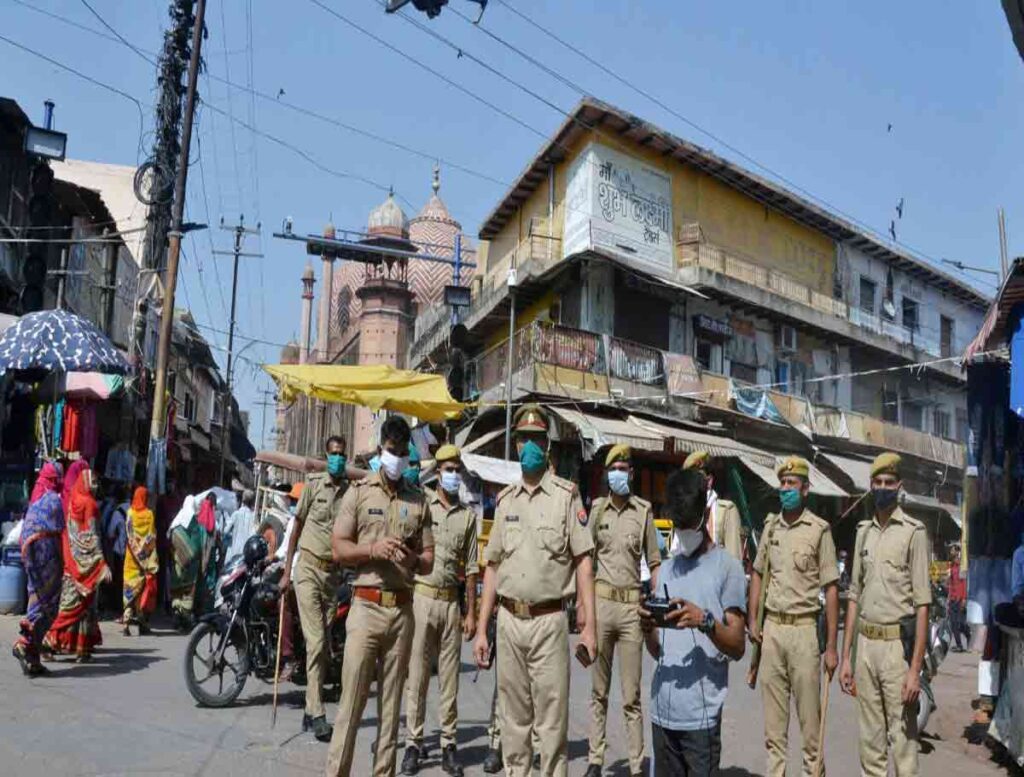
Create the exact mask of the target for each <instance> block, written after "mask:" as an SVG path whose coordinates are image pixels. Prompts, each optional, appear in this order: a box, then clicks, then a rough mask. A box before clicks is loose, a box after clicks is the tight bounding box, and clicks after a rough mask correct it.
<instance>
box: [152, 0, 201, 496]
mask: <svg viewBox="0 0 1024 777" xmlns="http://www.w3.org/2000/svg"><path fill="white" fill-rule="evenodd" d="M205 17H206V0H198V3H197V7H196V18H195V24H194V27H193V29H192V55H191V57H190V59H189V64H188V89H187V91H186V92H185V116H184V120H183V124H182V128H181V151H180V156H179V160H178V170H177V176H176V177H175V181H174V204H173V207H172V209H171V228H170V230H169V231H168V232H167V271H166V273H165V277H164V299H163V309H162V310H161V312H160V340H159V342H158V344H157V350H156V375H155V377H154V380H153V417H152V419H151V421H150V425H149V448H150V450H149V462H148V466H149V467H150V468H152V467H154V466H161V467H163V466H166V457H164V460H163V461H161V462H157V461H155V457H154V455H153V450H154V444H157V445H164V446H166V444H167V437H166V429H165V428H164V423H165V421H166V419H165V418H164V415H165V414H166V412H167V397H166V396H165V394H166V391H167V358H168V355H169V354H170V349H171V334H172V332H173V330H174V291H175V289H176V288H177V285H178V260H179V259H180V257H181V220H182V216H183V215H184V212H185V183H186V180H187V178H188V152H189V148H190V147H191V145H192V119H193V118H194V117H195V111H196V83H197V81H198V80H199V63H200V56H199V51H200V47H201V46H202V43H203V28H204V19H205ZM154 476H155V473H153V472H150V473H149V481H150V482H158V481H157V480H156V478H155V477H154Z"/></svg>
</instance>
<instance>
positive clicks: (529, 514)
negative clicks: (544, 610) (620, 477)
mask: <svg viewBox="0 0 1024 777" xmlns="http://www.w3.org/2000/svg"><path fill="white" fill-rule="evenodd" d="M588 522H589V519H588V518H587V511H586V510H584V509H583V502H582V501H581V500H580V495H579V492H578V491H577V490H576V486H575V485H574V484H573V483H571V482H569V481H568V480H563V479H562V478H560V477H558V476H557V475H554V474H552V473H551V472H550V471H549V472H546V473H545V474H544V477H542V478H541V480H540V482H539V483H538V484H537V487H536V488H534V489H533V490H532V491H531V490H530V489H529V488H527V486H526V485H525V484H524V483H518V484H516V485H512V486H509V487H508V488H506V489H505V490H504V491H502V492H501V493H500V494H498V500H497V505H496V506H495V510H494V524H493V525H492V526H491V536H490V538H489V539H488V541H487V548H486V549H485V550H484V560H485V561H486V562H487V563H488V564H496V565H498V569H497V572H498V596H502V597H505V598H508V599H516V600H518V601H523V602H531V603H537V602H547V601H550V600H552V599H563V598H565V597H567V596H571V595H573V594H574V593H575V592H576V577H575V574H574V568H573V559H574V558H576V557H578V556H583V555H586V554H587V553H590V552H591V551H592V550H593V549H594V540H593V538H592V537H591V534H590V531H589V530H588V528H587V523H588Z"/></svg>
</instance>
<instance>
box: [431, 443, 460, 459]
mask: <svg viewBox="0 0 1024 777" xmlns="http://www.w3.org/2000/svg"><path fill="white" fill-rule="evenodd" d="M461 459H462V451H460V450H459V448H458V446H457V445H452V444H451V443H445V444H444V445H442V446H441V447H440V448H438V449H437V453H435V454H434V461H436V462H437V463H438V464H441V463H443V462H445V461H460V460H461Z"/></svg>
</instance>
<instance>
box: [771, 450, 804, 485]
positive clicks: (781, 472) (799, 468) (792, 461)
mask: <svg viewBox="0 0 1024 777" xmlns="http://www.w3.org/2000/svg"><path fill="white" fill-rule="evenodd" d="M775 474H776V475H778V476H779V478H780V479H781V478H783V477H785V476H786V475H797V476H799V477H802V478H803V479H804V480H809V479H810V477H811V465H810V464H808V463H807V459H802V458H800V457H799V456H789V457H788V458H786V459H785V460H783V462H782V463H781V464H780V465H779V468H778V469H777V470H775Z"/></svg>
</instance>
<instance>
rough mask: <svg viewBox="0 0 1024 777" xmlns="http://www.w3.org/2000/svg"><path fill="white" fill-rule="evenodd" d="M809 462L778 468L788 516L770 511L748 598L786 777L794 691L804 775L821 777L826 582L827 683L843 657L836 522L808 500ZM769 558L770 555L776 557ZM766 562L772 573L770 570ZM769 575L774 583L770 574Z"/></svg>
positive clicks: (773, 752)
mask: <svg viewBox="0 0 1024 777" xmlns="http://www.w3.org/2000/svg"><path fill="white" fill-rule="evenodd" d="M809 471H810V467H809V466H808V464H807V462H806V461H804V460H803V459H801V458H799V457H796V456H792V457H790V458H788V459H786V460H785V461H784V462H783V463H782V465H781V466H780V467H779V469H778V476H779V501H780V502H781V504H782V514H781V515H774V514H773V515H769V516H768V518H767V519H766V520H765V532H764V535H763V541H762V543H761V546H760V547H759V548H758V550H757V558H756V559H755V560H754V571H753V574H752V575H751V580H750V593H749V602H748V609H747V612H748V616H747V617H748V628H749V630H750V638H751V640H752V641H755V642H761V663H760V672H759V675H760V677H761V692H762V697H763V700H764V738H765V744H766V745H767V748H768V772H767V774H768V775H769V777H785V774H786V748H787V744H788V741H787V740H788V732H789V709H790V697H792V698H793V700H794V701H795V702H796V714H797V718H798V719H799V721H800V735H801V739H802V740H803V747H802V753H803V774H804V776H805V777H817V775H815V774H814V766H815V762H816V760H817V755H818V748H819V747H821V743H820V742H819V741H818V733H819V725H820V722H821V660H820V659H821V655H820V647H821V646H820V645H819V644H818V618H819V615H820V609H821V605H820V603H819V599H818V594H819V593H820V592H821V589H822V588H824V589H825V633H826V646H825V672H826V673H827V675H828V678H827V679H826V682H831V681H832V675H833V674H834V673H835V671H836V667H837V665H838V664H839V656H838V653H837V652H836V633H837V628H838V626H839V588H838V585H837V583H838V580H839V566H838V564H837V563H836V547H835V544H834V543H833V541H832V529H831V527H830V526H829V524H828V522H827V521H825V520H823V519H821V518H819V517H818V516H817V515H815V514H814V513H812V512H811V511H810V510H808V509H807V508H806V507H805V506H804V504H805V502H806V500H807V493H808V490H809V488H810V483H809V480H808V477H809ZM769 557H770V558H769ZM766 567H767V574H766ZM765 577H767V578H768V580H767V583H765V581H764V578H765ZM762 585H767V586H768V591H767V596H766V598H765V610H766V612H765V617H764V632H763V634H762V633H760V632H759V630H758V620H759V618H758V615H759V613H758V610H759V607H760V603H761V586H762Z"/></svg>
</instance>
